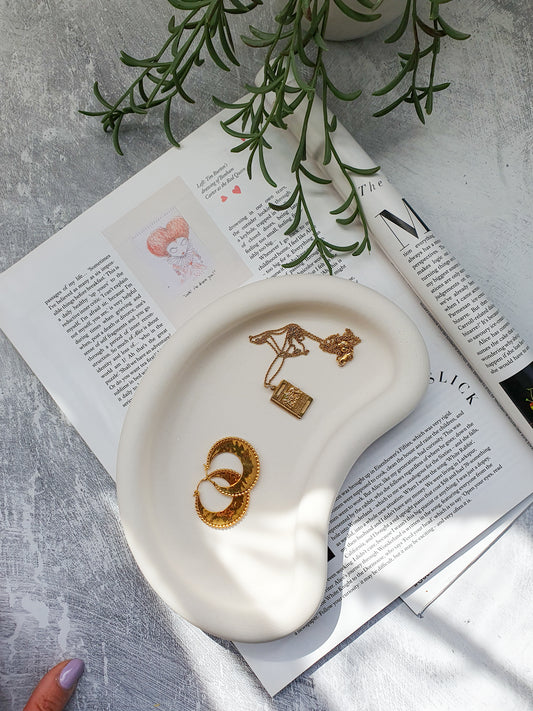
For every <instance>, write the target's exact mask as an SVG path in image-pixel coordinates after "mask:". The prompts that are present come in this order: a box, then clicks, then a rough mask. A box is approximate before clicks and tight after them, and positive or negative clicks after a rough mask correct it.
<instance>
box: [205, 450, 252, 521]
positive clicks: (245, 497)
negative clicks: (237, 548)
mask: <svg viewBox="0 0 533 711" xmlns="http://www.w3.org/2000/svg"><path fill="white" fill-rule="evenodd" d="M225 453H229V454H233V455H235V456H236V457H237V458H238V459H239V460H240V462H241V464H242V472H241V473H239V472H237V471H235V470H233V469H226V468H224V469H215V471H212V472H209V467H210V466H211V463H212V462H213V459H215V457H217V456H218V455H219V454H225ZM204 469H205V472H206V475H205V477H204V478H203V479H201V480H200V481H199V482H198V486H197V487H196V489H195V490H194V500H195V508H196V513H197V514H198V516H199V517H200V519H201V520H202V521H203V522H204V523H206V524H207V525H208V526H211V527H212V528H229V527H230V526H234V525H235V524H236V523H238V522H239V521H240V520H241V518H242V517H243V516H244V514H245V513H246V510H247V508H248V504H249V502H250V493H249V492H250V489H252V488H253V487H254V486H255V484H256V482H257V478H258V477H259V457H258V456H257V452H256V451H255V449H254V448H253V447H252V445H251V444H250V443H249V442H247V441H246V440H244V439H241V438H240V437H224V438H223V439H221V440H218V442H215V444H214V445H213V446H212V447H211V449H210V450H209V453H208V455H207V460H206V463H205V464H204ZM215 479H223V480H224V481H225V482H227V484H228V486H224V485H222V484H219V483H217V482H216V481H215ZM203 481H209V482H210V483H211V484H213V486H214V487H215V488H216V489H217V491H219V492H220V493H221V494H224V496H230V497H231V499H232V501H231V503H230V504H229V506H227V507H226V508H225V509H223V510H222V511H211V510H210V509H207V508H206V507H205V506H204V505H203V504H202V502H201V500H200V492H199V487H200V484H201V483H202V482H203Z"/></svg>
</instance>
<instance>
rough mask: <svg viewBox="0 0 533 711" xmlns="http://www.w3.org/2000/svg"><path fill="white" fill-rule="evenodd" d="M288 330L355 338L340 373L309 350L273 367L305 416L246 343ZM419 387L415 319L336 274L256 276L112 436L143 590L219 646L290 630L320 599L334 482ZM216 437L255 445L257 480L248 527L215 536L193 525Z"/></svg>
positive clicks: (143, 394) (217, 306)
mask: <svg viewBox="0 0 533 711" xmlns="http://www.w3.org/2000/svg"><path fill="white" fill-rule="evenodd" d="M288 323H297V324H299V325H300V326H302V327H303V328H305V329H307V330H308V331H310V332H312V333H314V334H317V335H319V336H320V337H322V338H325V337H326V336H329V335H330V334H335V333H343V332H344V329H345V328H350V329H351V330H352V331H353V333H354V334H356V335H357V336H359V337H360V338H361V343H360V344H359V345H357V346H356V348H355V351H354V359H353V361H351V362H350V363H348V364H347V365H345V366H344V367H342V368H340V367H338V365H337V363H336V360H335V357H334V356H333V355H330V354H327V353H324V352H323V351H321V350H320V348H319V347H318V344H317V343H314V342H312V341H309V342H307V341H306V347H308V348H309V354H308V355H306V356H305V357H297V358H289V359H287V360H286V361H285V364H284V367H283V370H282V372H281V373H280V376H279V379H281V378H285V379H287V380H288V381H290V382H291V383H294V384H295V385H297V386H298V387H299V388H301V389H302V390H303V391H305V393H307V394H309V395H310V396H311V397H312V398H313V402H312V404H311V406H310V407H309V409H308V410H307V411H306V412H305V415H304V416H303V417H302V419H297V418H296V417H293V416H292V415H291V414H290V413H288V412H286V411H284V410H283V409H281V408H280V407H278V406H277V405H276V404H274V403H272V402H271V401H270V396H271V392H270V391H269V390H267V389H265V387H264V385H263V378H264V376H265V373H266V370H267V368H268V366H269V365H270V363H271V362H272V357H273V355H274V354H273V351H272V350H271V349H270V348H269V347H268V345H266V344H264V345H256V344H253V343H251V342H250V340H249V336H250V335H252V334H257V333H260V332H262V331H264V330H266V329H272V328H279V327H281V326H284V325H286V324H288ZM428 377H429V372H428V359H427V352H426V348H425V345H424V342H423V340H422V338H421V336H420V333H419V332H418V330H417V329H416V327H415V326H414V324H413V323H412V321H411V320H410V319H409V318H408V317H407V316H406V315H405V314H404V313H403V311H401V310H400V309H399V308H398V307H397V306H395V305H394V304H393V303H392V302H391V301H389V300H388V299H386V298H385V297H383V296H381V295H380V294H378V293H376V292H375V291H372V290H371V289H368V288H366V287H363V286H361V285H358V284H354V283H353V282H350V281H347V280H344V279H338V278H334V277H326V276H311V275H309V276H287V277H280V278H275V279H267V280H265V281H260V282H256V283H253V284H250V285H248V286H245V287H242V288H240V289H238V290H237V291H235V292H232V293H230V294H228V295H227V296H225V297H223V298H221V299H219V300H218V301H216V302H215V303H214V304H212V305H211V306H209V307H207V308H206V309H204V310H203V311H201V312H200V313H198V314H197V315H196V316H195V317H194V318H192V319H191V320H190V321H189V322H187V323H186V324H185V325H184V326H183V327H182V328H181V329H180V330H179V331H178V332H177V333H176V334H175V335H174V336H172V337H171V338H170V339H169V341H168V342H167V343H166V344H165V346H164V347H163V348H162V349H161V351H160V352H159V354H158V355H157V356H156V358H155V359H154V361H153V362H152V364H151V365H150V367H149V368H148V370H147V372H146V374H145V376H144V377H143V379H142V380H141V383H140V385H139V387H138V389H137V391H136V393H135V396H134V398H133V401H132V403H131V405H130V408H129V411H128V413H127V416H126V421H125V424H124V428H123V432H122V435H121V441H120V447H119V457H118V467H117V491H118V501H119V508H120V515H121V519H122V523H123V526H124V530H125V534H126V537H127V540H128V543H129V545H130V547H131V550H132V552H133V555H134V556H135V559H136V561H137V563H138V565H139V567H140V569H141V570H142V572H143V573H144V575H145V576H146V578H147V580H148V582H149V583H150V584H151V585H152V587H153V588H154V589H155V590H156V592H157V593H158V594H159V595H160V596H161V597H162V598H163V600H165V601H166V602H167V603H168V605H170V607H172V608H173V609H174V610H175V611H176V612H178V613H179V614H180V615H182V616H183V617H185V618H186V619H188V620H189V621H190V622H192V623H193V624H195V625H197V626H198V627H200V628H201V629H203V630H205V631H206V632H209V633H212V634H214V635H217V636H219V637H222V638H226V639H232V640H236V641H245V642H262V641H268V640H272V639H276V638H279V637H282V636H284V635H286V634H289V633H290V632H292V631H294V630H296V629H298V628H299V627H301V626H302V625H303V624H305V622H306V621H307V620H308V619H309V618H310V617H312V615H313V614H314V612H315V610H316V608H317V607H318V605H319V604H320V601H321V599H322V596H323V593H324V587H325V581H326V569H327V536H328V523H329V515H330V511H331V507H332V505H333V502H334V501H335V497H336V495H337V492H338V490H339V488H340V486H341V485H342V482H343V480H344V479H345V477H346V475H347V473H348V471H349V470H350V468H351V467H352V465H353V464H354V462H355V460H356V459H357V457H358V456H359V455H360V454H361V452H363V451H364V450H365V449H366V447H367V446H368V445H369V444H370V443H372V442H373V441H374V440H375V439H376V438H378V437H379V436H380V435H382V434H383V433H384V432H386V431H387V430H388V429H390V428H391V427H392V426H394V425H395V424H397V423H398V422H399V421H400V420H402V419H403V418H404V417H406V416H407V415H408V414H409V413H410V412H411V410H412V409H413V408H414V407H415V406H416V405H417V403H418V401H419V400H420V398H421V397H422V395H423V393H424V391H425V388H426V385H427V383H428ZM228 436H231V437H238V438H241V439H244V440H246V442H249V443H250V444H251V445H252V446H253V447H254V449H255V450H256V452H257V455H258V457H259V463H260V475H259V478H258V480H257V483H256V485H255V486H254V488H253V490H252V491H251V492H250V502H249V506H248V508H247V510H246V513H245V515H244V517H243V518H242V519H241V520H240V521H239V522H238V523H237V524H236V525H234V526H232V527H231V528H225V529H216V528H212V527H210V526H208V525H206V524H205V523H204V522H203V521H202V520H201V519H200V518H199V516H198V514H197V511H196V509H195V499H194V495H193V494H194V491H195V489H196V487H197V485H198V482H199V481H200V480H201V479H202V477H204V474H205V471H204V464H205V462H206V458H207V455H208V452H209V450H210V449H211V447H212V446H213V445H214V444H215V442H217V441H218V440H221V439H223V438H225V437H228ZM227 456H229V457H231V463H230V464H227V463H224V462H222V466H228V468H231V469H238V466H240V464H239V461H238V459H236V458H235V457H233V455H225V454H222V455H219V458H223V457H227ZM214 465H216V467H219V466H220V465H219V464H218V462H217V461H215V462H214ZM236 465H237V466H236ZM222 483H223V482H222ZM208 488H209V489H213V490H214V487H211V486H208ZM214 493H215V494H216V496H218V497H219V498H220V499H221V501H219V502H217V506H213V505H212V504H211V505H209V503H208V502H207V501H206V502H205V505H206V506H207V507H208V508H212V509H213V508H217V507H218V508H219V509H223V508H224V507H225V506H227V505H228V497H227V496H223V495H222V494H219V493H218V492H216V491H215V492H214Z"/></svg>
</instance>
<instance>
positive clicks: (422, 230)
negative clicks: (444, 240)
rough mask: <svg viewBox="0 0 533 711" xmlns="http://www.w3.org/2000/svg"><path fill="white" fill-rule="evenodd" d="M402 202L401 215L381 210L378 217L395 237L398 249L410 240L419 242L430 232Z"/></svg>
mask: <svg viewBox="0 0 533 711" xmlns="http://www.w3.org/2000/svg"><path fill="white" fill-rule="evenodd" d="M402 202H403V204H404V205H405V210H404V214H403V215H395V214H394V213H393V212H391V211H390V210H382V211H381V212H380V213H379V215H378V216H379V217H381V219H382V220H383V222H384V223H385V225H386V226H387V227H388V229H389V230H390V231H391V232H392V234H393V235H394V236H395V237H396V239H397V240H398V242H399V243H400V247H401V248H402V249H404V248H405V247H407V246H408V244H409V242H410V240H411V239H413V238H414V239H415V240H419V239H421V238H422V237H425V236H426V235H428V234H429V233H430V232H431V230H430V229H429V227H428V226H427V225H426V224H425V223H424V222H423V221H422V220H421V219H420V217H419V216H418V215H417V214H416V212H415V211H414V210H413V208H412V207H411V205H409V203H408V202H407V200H404V199H402Z"/></svg>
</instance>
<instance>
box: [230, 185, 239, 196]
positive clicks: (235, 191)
mask: <svg viewBox="0 0 533 711" xmlns="http://www.w3.org/2000/svg"><path fill="white" fill-rule="evenodd" d="M231 192H232V193H236V194H237V195H240V193H241V189H240V188H239V186H238V185H236V186H235V187H234V188H233V190H232V191H231Z"/></svg>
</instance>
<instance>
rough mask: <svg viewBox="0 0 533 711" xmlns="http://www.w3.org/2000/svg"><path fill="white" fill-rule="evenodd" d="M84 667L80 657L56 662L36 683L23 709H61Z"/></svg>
mask: <svg viewBox="0 0 533 711" xmlns="http://www.w3.org/2000/svg"><path fill="white" fill-rule="evenodd" d="M84 669H85V664H84V663H83V661H82V660H81V659H70V660H67V661H65V662H60V663H59V664H56V666H55V667H52V669H50V671H48V672H47V673H46V674H45V675H44V676H43V678H42V679H41V681H40V682H39V683H38V684H37V686H36V687H35V689H34V691H33V693H32V695H31V696H30V698H29V700H28V703H27V704H26V706H25V707H24V709H23V711H63V709H64V708H65V706H66V705H67V703H68V700H69V699H70V697H71V696H72V694H73V693H74V689H75V688H76V684H77V682H78V679H79V678H80V676H81V675H82V674H83V671H84Z"/></svg>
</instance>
